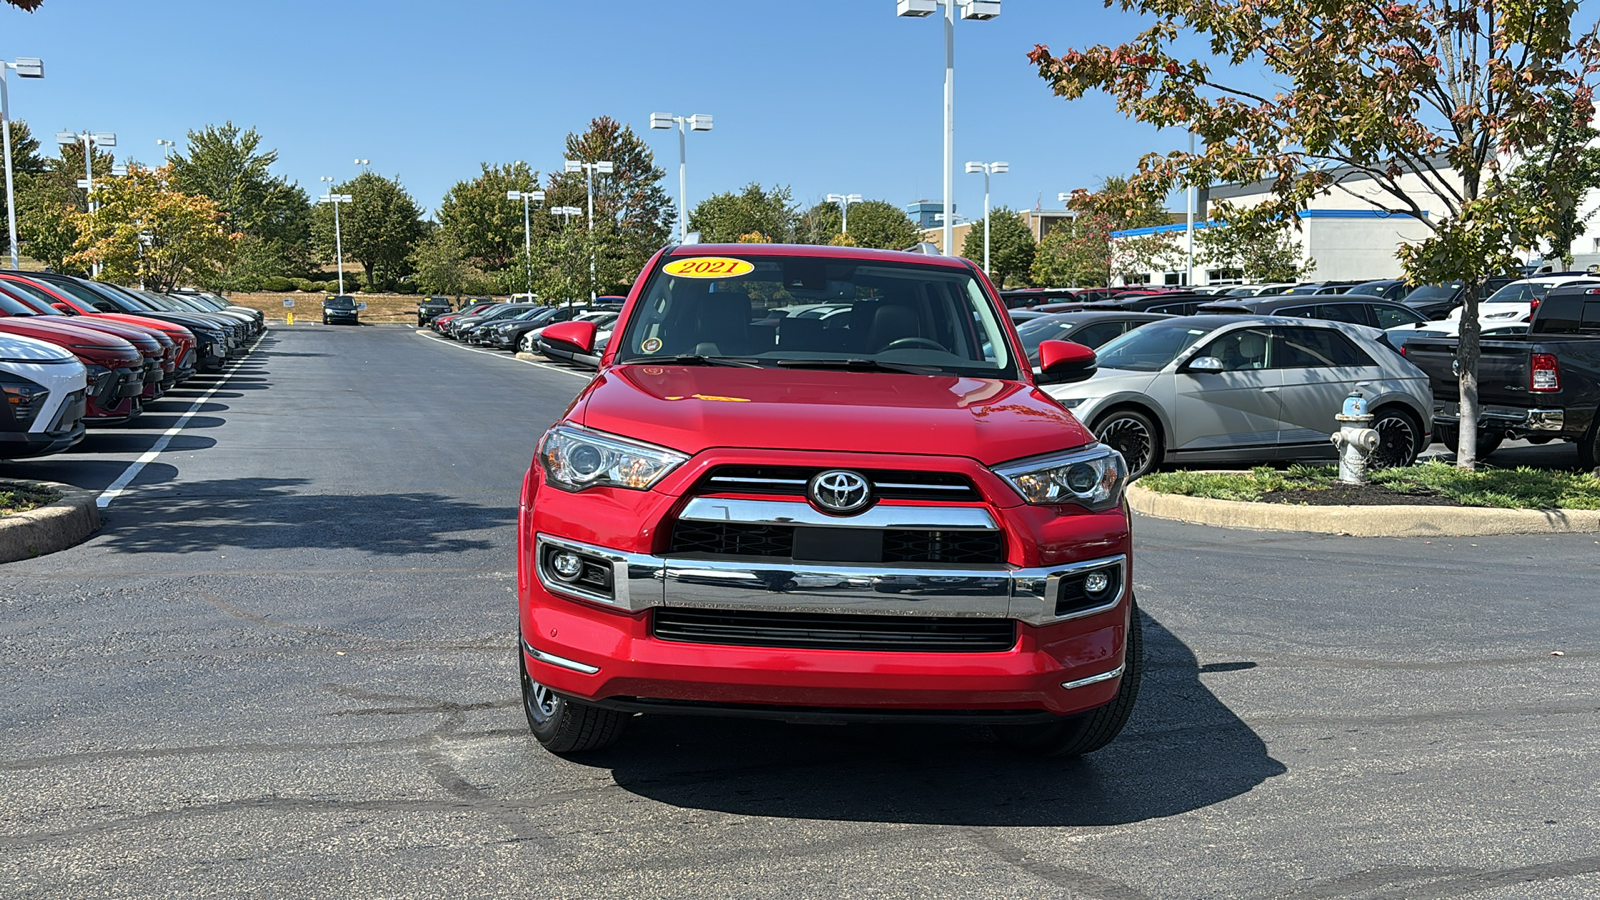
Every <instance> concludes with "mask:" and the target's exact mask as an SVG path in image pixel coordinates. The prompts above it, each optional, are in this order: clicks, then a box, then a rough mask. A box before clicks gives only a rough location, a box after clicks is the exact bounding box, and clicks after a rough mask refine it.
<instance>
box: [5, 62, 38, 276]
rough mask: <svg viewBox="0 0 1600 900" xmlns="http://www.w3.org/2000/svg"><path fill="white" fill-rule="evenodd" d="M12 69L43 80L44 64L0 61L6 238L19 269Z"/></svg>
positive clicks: (20, 75)
mask: <svg viewBox="0 0 1600 900" xmlns="http://www.w3.org/2000/svg"><path fill="white" fill-rule="evenodd" d="M10 69H16V70H17V77H18V78H43V77H44V62H43V61H42V60H38V59H33V58H30V57H23V58H19V59H18V60H17V61H16V62H11V61H10V60H0V131H4V132H5V153H6V229H7V231H6V236H7V237H8V238H10V241H11V268H13V269H16V268H19V264H18V262H17V198H16V196H15V195H14V194H13V192H12V190H11V100H10V98H9V97H7V96H6V72H7V71H8V70H10Z"/></svg>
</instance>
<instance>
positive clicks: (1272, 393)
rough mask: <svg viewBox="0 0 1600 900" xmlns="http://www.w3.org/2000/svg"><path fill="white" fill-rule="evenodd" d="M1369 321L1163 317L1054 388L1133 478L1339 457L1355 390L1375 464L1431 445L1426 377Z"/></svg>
mask: <svg viewBox="0 0 1600 900" xmlns="http://www.w3.org/2000/svg"><path fill="white" fill-rule="evenodd" d="M1381 336H1382V332H1380V331H1378V330H1377V329H1375V328H1368V327H1366V326H1364V325H1352V324H1349V323H1346V322H1333V321H1326V320H1318V319H1297V318H1289V317H1286V316H1237V315H1210V316H1185V317H1180V318H1173V319H1164V320H1162V321H1159V322H1151V323H1149V324H1147V325H1143V326H1140V327H1139V328H1136V329H1134V330H1132V331H1130V332H1128V333H1127V334H1124V335H1123V336H1121V337H1119V338H1116V339H1114V340H1112V341H1110V342H1109V343H1107V344H1105V345H1104V346H1102V347H1101V348H1100V349H1099V351H1098V365H1099V368H1098V370H1097V371H1096V372H1095V374H1094V376H1093V377H1091V378H1089V379H1088V380H1086V381H1080V382H1077V383H1074V384H1058V385H1047V386H1046V387H1045V391H1046V392H1047V393H1049V394H1050V396H1052V397H1055V398H1056V399H1057V400H1058V401H1059V402H1060V403H1061V404H1062V405H1063V406H1065V407H1067V408H1068V409H1070V410H1072V412H1073V414H1074V415H1076V416H1077V417H1078V419H1079V420H1080V421H1082V422H1083V423H1085V424H1086V425H1088V427H1089V429H1090V430H1091V431H1093V432H1094V433H1095V436H1096V437H1098V438H1099V439H1100V441H1101V443H1104V444H1108V445H1110V446H1112V447H1115V448H1116V449H1117V450H1119V451H1120V452H1121V453H1122V456H1123V458H1124V459H1125V460H1126V461H1127V464H1128V472H1129V475H1130V476H1131V477H1138V476H1140V475H1143V474H1145V473H1147V472H1149V471H1151V470H1152V469H1154V468H1155V467H1156V466H1158V465H1160V464H1161V463H1162V462H1163V461H1171V462H1259V461H1271V460H1309V459H1332V458H1334V457H1335V452H1334V447H1333V444H1332V443H1331V442H1330V441H1329V435H1330V434H1332V433H1333V432H1334V431H1335V430H1336V425H1337V423H1336V422H1335V420H1334V416H1335V415H1337V414H1338V413H1339V411H1340V410H1341V408H1342V407H1343V404H1344V400H1345V398H1346V397H1347V396H1348V395H1349V394H1350V392H1351V391H1359V392H1360V393H1361V394H1362V396H1364V397H1365V398H1366V401H1367V408H1368V409H1369V410H1371V411H1372V413H1373V416H1374V419H1373V423H1372V427H1373V428H1374V429H1376V430H1377V432H1378V434H1379V436H1380V443H1379V445H1378V449H1377V450H1376V451H1375V452H1374V462H1375V464H1376V465H1378V466H1404V465H1410V464H1411V462H1412V461H1414V460H1415V459H1416V457H1417V453H1418V452H1419V451H1420V450H1422V449H1423V448H1424V447H1426V446H1427V445H1428V428H1429V425H1430V423H1431V421H1432V416H1433V392H1432V391H1431V390H1430V389H1429V387H1428V377H1427V376H1426V375H1424V374H1423V373H1422V371H1421V370H1419V369H1418V368H1417V367H1416V366H1413V365H1412V364H1411V363H1409V362H1407V361H1406V360H1405V358H1404V357H1402V356H1401V355H1400V354H1399V353H1397V352H1396V351H1395V350H1394V348H1392V347H1390V346H1388V345H1387V344H1385V343H1383V342H1382V341H1381V340H1380V338H1381Z"/></svg>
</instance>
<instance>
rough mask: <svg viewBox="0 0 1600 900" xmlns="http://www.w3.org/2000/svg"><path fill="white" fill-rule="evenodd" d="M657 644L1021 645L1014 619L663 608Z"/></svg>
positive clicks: (969, 648) (656, 622) (979, 649)
mask: <svg viewBox="0 0 1600 900" xmlns="http://www.w3.org/2000/svg"><path fill="white" fill-rule="evenodd" d="M651 632H652V633H653V634H654V636H655V637H656V639H657V640H663V641H679V642H684V643H693V644H719V645H723V646H732V647H783V648H794V649H810V650H867V651H879V652H905V653H911V652H917V653H1003V652H1005V651H1007V650H1010V649H1011V648H1012V647H1013V646H1015V644H1016V642H1017V624H1016V622H1015V621H1014V620H1011V619H942V618H928V617H924V616H875V615H854V614H832V615H830V614H826V613H769V612H749V611H742V610H740V611H718V610H703V609H677V608H673V607H663V608H660V609H657V610H656V611H655V614H654V615H653V616H652V621H651Z"/></svg>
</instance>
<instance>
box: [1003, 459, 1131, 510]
mask: <svg viewBox="0 0 1600 900" xmlns="http://www.w3.org/2000/svg"><path fill="white" fill-rule="evenodd" d="M994 473H995V474H996V475H999V476H1000V477H1001V478H1004V479H1005V480H1006V481H1008V482H1010V483H1011V486H1012V487H1014V488H1016V489H1017V492H1018V493H1020V494H1021V495H1022V496H1023V498H1024V499H1025V500H1027V501H1028V502H1029V503H1037V504H1052V503H1076V504H1078V505H1080V506H1084V507H1087V508H1089V509H1091V510H1094V511H1095V512H1103V511H1105V510H1108V509H1111V508H1112V507H1114V506H1116V505H1117V504H1118V503H1121V502H1122V489H1123V488H1124V487H1125V486H1126V485H1127V482H1128V464H1127V463H1126V462H1124V461H1123V459H1122V454H1121V453H1118V452H1117V451H1115V450H1113V449H1111V448H1110V447H1107V446H1105V445H1104V444H1090V445H1089V446H1088V447H1087V448H1085V449H1083V450H1074V451H1071V452H1069V453H1052V454H1050V455H1048V456H1035V457H1032V458H1030V459H1022V460H1018V461H1016V462H1013V463H1007V464H1005V465H1003V466H998V467H996V468H995V470H994Z"/></svg>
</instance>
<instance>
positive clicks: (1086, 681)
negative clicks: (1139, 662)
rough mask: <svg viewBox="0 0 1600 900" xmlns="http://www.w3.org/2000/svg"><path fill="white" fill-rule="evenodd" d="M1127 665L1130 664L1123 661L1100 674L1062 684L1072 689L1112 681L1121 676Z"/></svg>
mask: <svg viewBox="0 0 1600 900" xmlns="http://www.w3.org/2000/svg"><path fill="white" fill-rule="evenodd" d="M1127 667H1128V664H1127V663H1123V664H1122V665H1120V666H1117V667H1116V668H1115V669H1112V670H1111V671H1109V672H1101V673H1100V674H1099V675H1090V676H1089V677H1088V678H1079V679H1078V680H1077V681H1067V682H1063V683H1062V685H1061V686H1062V687H1063V688H1066V689H1067V690H1069V691H1070V690H1072V689H1074V688H1081V687H1088V686H1089V685H1091V684H1099V683H1100V682H1102V681H1110V680H1111V679H1113V678H1116V677H1118V676H1120V675H1121V674H1122V670H1123V669H1126V668H1127Z"/></svg>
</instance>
